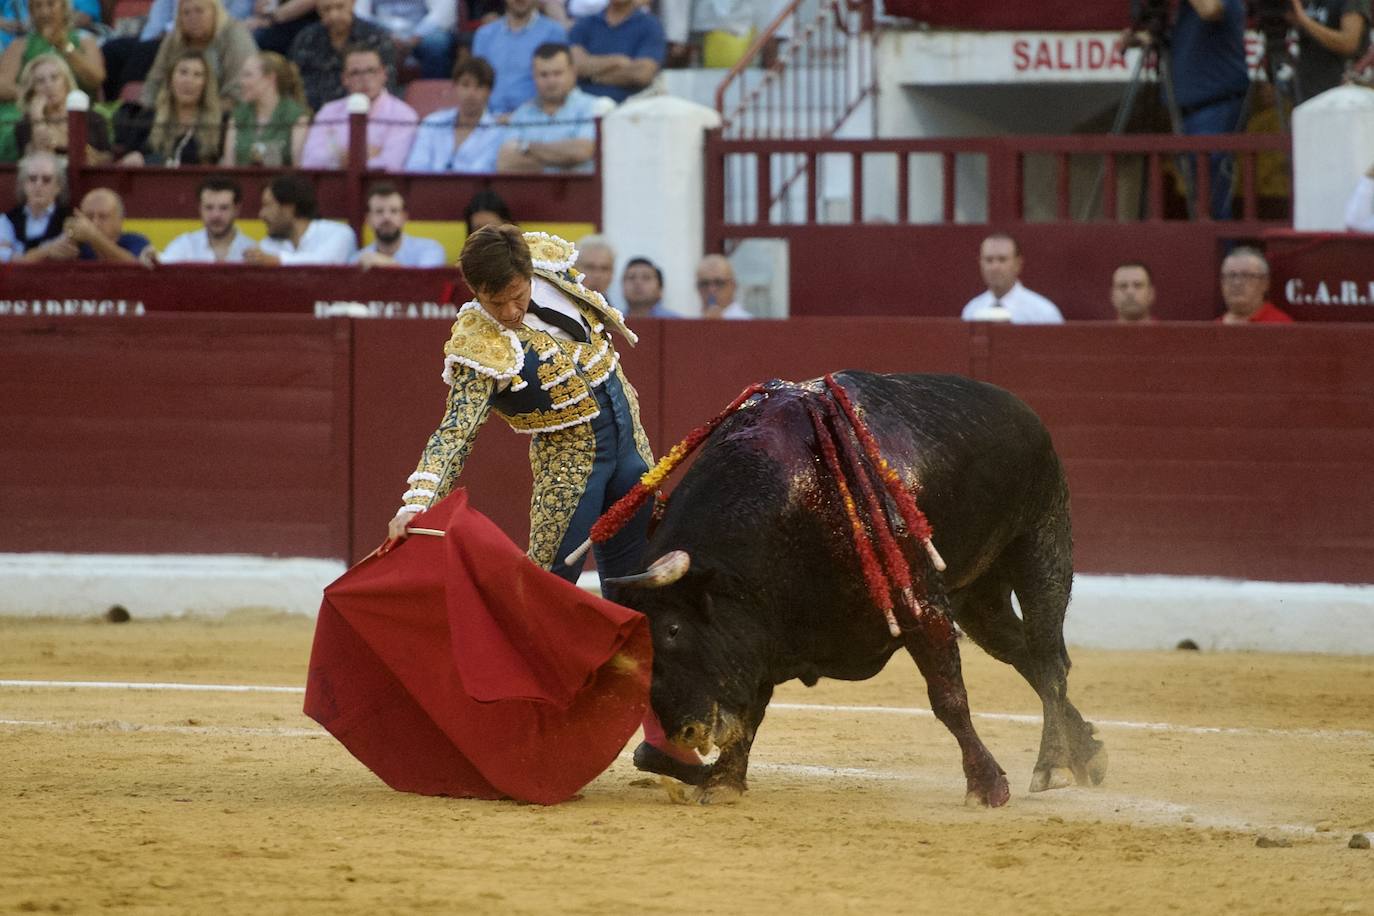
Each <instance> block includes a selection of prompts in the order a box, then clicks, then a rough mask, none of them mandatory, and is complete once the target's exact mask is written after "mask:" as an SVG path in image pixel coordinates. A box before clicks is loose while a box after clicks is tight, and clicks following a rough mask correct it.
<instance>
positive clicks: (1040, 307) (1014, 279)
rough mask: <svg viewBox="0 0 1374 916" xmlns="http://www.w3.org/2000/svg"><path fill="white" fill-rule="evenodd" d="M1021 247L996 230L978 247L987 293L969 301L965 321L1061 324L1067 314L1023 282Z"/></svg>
mask: <svg viewBox="0 0 1374 916" xmlns="http://www.w3.org/2000/svg"><path fill="white" fill-rule="evenodd" d="M1023 263H1024V262H1023V260H1022V258H1021V246H1020V245H1019V244H1018V243H1017V241H1016V239H1014V238H1012V237H1011V236H1010V235H1007V234H1006V233H1005V232H994V233H993V234H992V235H990V236H988V237H987V238H985V239H983V244H982V246H981V247H980V248H979V249H978V268H979V270H980V272H981V273H982V275H983V282H984V283H986V284H987V286H988V288H987V291H986V292H983V293H980V294H979V295H977V296H974V297H973V298H972V299H970V300H969V302H968V304H967V305H965V306H964V311H963V312H962V314H961V316H960V317H962V318H963V319H964V320H965V321H1010V322H1011V323H1013V324H1062V323H1063V322H1064V316H1063V315H1061V314H1060V313H1059V309H1058V308H1056V307H1055V304H1054V303H1053V302H1051V301H1050V300H1048V299H1046V298H1045V297H1044V296H1041V295H1040V294H1039V293H1033V292H1031V291H1030V290H1028V289H1026V288H1025V287H1024V286H1022V285H1021V279H1020V278H1021V267H1022V266H1023Z"/></svg>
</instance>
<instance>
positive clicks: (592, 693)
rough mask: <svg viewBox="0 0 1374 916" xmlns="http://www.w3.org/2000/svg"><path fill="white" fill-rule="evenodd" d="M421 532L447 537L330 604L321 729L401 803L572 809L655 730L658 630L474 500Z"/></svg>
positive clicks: (315, 667) (442, 510)
mask: <svg viewBox="0 0 1374 916" xmlns="http://www.w3.org/2000/svg"><path fill="white" fill-rule="evenodd" d="M411 527H421V528H436V529H443V530H445V531H446V532H447V534H446V535H445V537H442V538H438V537H432V536H426V535H417V534H412V535H411V536H410V537H409V538H407V539H406V540H405V541H404V542H402V543H401V544H400V545H399V546H398V547H397V548H396V549H395V550H393V551H391V552H390V553H388V554H386V555H384V556H377V555H375V554H374V555H373V556H370V557H368V558H367V559H365V560H363V561H362V562H361V563H359V564H358V565H356V566H354V567H353V568H352V569H350V570H349V571H348V572H346V573H344V574H343V575H342V576H340V577H339V579H338V580H337V581H335V582H334V583H333V584H332V585H330V586H329V587H328V588H326V589H325V591H324V602H323V604H321V605H320V615H319V621H318V623H317V624H316V627H315V643H314V647H313V648H312V649H311V653H310V673H309V676H308V679H307V682H306V689H305V713H306V715H308V716H310V717H311V718H312V719H314V720H315V721H317V722H319V723H320V724H321V725H323V726H324V727H325V728H326V729H327V730H328V731H329V732H330V734H332V735H333V736H334V737H335V738H337V739H338V740H339V741H340V742H341V743H342V744H343V745H344V747H346V748H348V750H349V751H350V752H352V754H353V756H355V757H357V758H358V759H359V760H361V761H362V762H363V763H364V764H366V765H367V767H368V768H369V769H371V770H372V771H373V772H374V773H376V774H377V775H378V776H379V777H381V779H382V780H383V781H384V782H386V784H387V785H389V786H391V787H392V788H393V789H398V790H400V791H403V792H418V793H420V794H422V795H451V796H459V797H472V798H493V799H494V798H506V797H510V798H517V799H521V800H523V801H530V802H537V803H539V804H546V805H551V804H556V803H558V802H561V801H566V800H567V799H568V798H570V797H572V795H573V794H575V793H576V792H577V791H578V790H579V789H581V788H582V787H583V786H585V785H586V784H587V783H588V782H591V780H593V779H595V778H596V776H597V775H598V774H599V773H601V772H602V771H603V770H605V769H606V767H608V766H610V764H611V761H613V760H614V759H615V757H616V755H617V754H619V753H620V751H621V749H622V748H623V747H624V746H625V743H626V742H627V741H628V740H629V738H630V736H631V735H633V734H634V731H635V729H636V728H637V727H638V726H639V724H640V720H641V719H642V718H644V715H645V712H646V710H647V708H648V698H649V676H650V669H651V664H652V663H651V658H652V646H651V642H650V638H649V626H648V621H647V620H646V619H645V618H644V617H643V615H641V614H638V613H636V612H634V611H632V610H630V609H629V608H625V607H621V606H620V605H618V604H614V603H612V602H610V601H606V600H604V599H602V598H598V597H596V596H595V595H592V594H589V593H588V592H586V591H584V590H582V589H580V588H578V587H577V586H575V585H572V584H571V583H569V582H566V581H564V580H563V579H560V578H558V577H557V576H555V575H553V574H552V573H549V572H546V571H545V570H543V569H541V568H539V567H538V566H536V565H535V564H534V563H533V562H531V561H530V560H529V558H528V557H526V556H525V553H524V551H522V550H521V549H520V548H519V547H517V546H516V545H515V544H514V543H512V542H511V541H510V539H509V538H507V537H506V536H505V535H504V534H503V533H502V532H501V531H500V529H498V528H497V527H496V525H494V524H493V523H492V522H491V521H490V520H489V519H487V518H486V517H485V516H484V515H482V514H481V513H479V512H477V511H476V510H474V509H471V508H469V507H468V504H467V493H466V491H465V490H461V489H460V490H457V491H455V492H454V493H453V494H451V495H450V496H448V497H447V498H446V499H444V500H443V501H442V502H440V503H439V504H438V505H436V506H434V507H433V508H431V509H430V510H429V511H428V512H425V513H423V514H420V515H418V516H416V518H415V519H414V520H413V521H412V522H411ZM617 654H619V655H621V656H622V657H623V658H622V659H617V664H615V665H612V666H610V667H607V662H608V661H610V659H611V658H612V656H614V655H617ZM625 660H628V661H629V662H631V663H632V664H630V665H623V664H620V662H621V661H625ZM627 669H628V670H627Z"/></svg>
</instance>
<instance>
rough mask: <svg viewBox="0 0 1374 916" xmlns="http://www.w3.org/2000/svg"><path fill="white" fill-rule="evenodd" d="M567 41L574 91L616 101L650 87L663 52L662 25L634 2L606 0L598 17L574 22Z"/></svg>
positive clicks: (664, 49) (637, 2)
mask: <svg viewBox="0 0 1374 916" xmlns="http://www.w3.org/2000/svg"><path fill="white" fill-rule="evenodd" d="M568 42H569V43H570V44H571V45H572V55H573V65H574V66H575V67H576V68H577V77H578V80H577V86H578V88H579V89H581V90H582V91H583V92H589V93H591V94H592V95H604V96H606V97H608V98H611V99H614V100H615V101H616V102H623V101H625V99H627V98H629V97H630V96H632V95H634V94H635V93H636V92H639V91H640V90H641V89H643V88H644V87H645V86H648V85H649V84H650V83H652V82H653V81H654V77H655V76H657V75H658V71H659V68H660V67H662V66H663V58H664V55H665V54H666V53H667V41H666V39H665V38H664V37H663V26H661V25H660V24H659V22H658V20H657V19H655V18H654V15H653V14H652V13H650V12H649V11H648V10H647V9H645V8H644V7H643V6H641V5H640V4H639V0H610V3H608V4H607V5H606V8H605V9H604V10H602V11H601V12H600V13H593V14H592V15H590V16H583V17H582V18H581V19H579V20H577V22H576V23H574V24H573V27H572V32H570V33H569V35H568Z"/></svg>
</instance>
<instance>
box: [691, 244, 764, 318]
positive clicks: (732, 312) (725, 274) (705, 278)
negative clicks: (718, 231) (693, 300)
mask: <svg viewBox="0 0 1374 916" xmlns="http://www.w3.org/2000/svg"><path fill="white" fill-rule="evenodd" d="M735 292H736V289H735V268H734V267H733V266H731V264H730V259H729V258H727V257H725V256H724V255H720V254H708V255H707V256H706V257H704V258H702V259H701V263H700V264H698V265H697V295H698V296H700V297H701V317H702V318H753V317H754V316H753V315H751V314H749V313H748V312H747V311H745V309H744V306H742V305H740V304H739V303H738V302H736V301H735Z"/></svg>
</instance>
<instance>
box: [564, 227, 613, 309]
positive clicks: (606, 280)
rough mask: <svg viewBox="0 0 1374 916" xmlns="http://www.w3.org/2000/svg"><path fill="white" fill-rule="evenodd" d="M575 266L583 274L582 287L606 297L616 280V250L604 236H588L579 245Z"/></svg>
mask: <svg viewBox="0 0 1374 916" xmlns="http://www.w3.org/2000/svg"><path fill="white" fill-rule="evenodd" d="M574 266H576V267H577V269H578V270H580V271H581V272H582V285H583V286H585V287H587V289H594V290H596V291H597V292H598V293H600V294H601V295H603V296H604V295H606V290H608V289H610V288H611V282H612V281H613V280H614V279H615V249H614V248H612V247H611V243H610V242H609V241H608V240H607V239H606V237H605V236H604V235H589V236H586V237H585V238H583V239H582V240H581V241H580V242H578V243H577V264H576V265H574Z"/></svg>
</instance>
